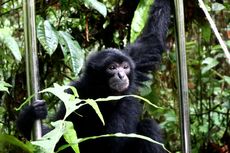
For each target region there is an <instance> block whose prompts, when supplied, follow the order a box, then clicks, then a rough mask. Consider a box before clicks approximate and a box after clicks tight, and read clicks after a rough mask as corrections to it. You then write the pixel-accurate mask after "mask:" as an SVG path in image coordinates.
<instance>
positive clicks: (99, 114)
mask: <svg viewBox="0 0 230 153" xmlns="http://www.w3.org/2000/svg"><path fill="white" fill-rule="evenodd" d="M86 103H87V104H89V105H90V106H91V107H92V108H93V109H94V110H95V112H96V113H97V115H98V117H99V118H100V120H101V122H102V123H103V125H105V121H104V118H103V116H102V114H101V111H100V109H99V107H98V105H97V102H96V101H95V100H93V99H87V100H86Z"/></svg>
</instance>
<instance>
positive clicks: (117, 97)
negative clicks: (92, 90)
mask: <svg viewBox="0 0 230 153" xmlns="http://www.w3.org/2000/svg"><path fill="white" fill-rule="evenodd" d="M125 97H134V98H137V99H140V100H143V101H144V102H146V103H147V104H149V105H151V106H153V107H155V108H160V109H162V107H159V106H157V105H154V104H153V103H152V102H150V101H149V100H148V99H146V98H143V97H141V96H137V95H123V96H109V97H107V98H98V99H96V100H95V101H96V102H100V101H101V102H102V101H111V100H119V99H122V98H125Z"/></svg>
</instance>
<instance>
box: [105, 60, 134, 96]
mask: <svg viewBox="0 0 230 153" xmlns="http://www.w3.org/2000/svg"><path fill="white" fill-rule="evenodd" d="M106 73H108V74H109V76H110V78H109V80H108V84H109V87H110V89H112V90H114V91H116V92H118V93H121V92H123V91H125V90H127V89H128V87H129V81H130V80H129V77H128V76H129V75H130V73H131V67H130V64H129V63H128V62H126V61H123V62H121V63H117V62H112V63H111V64H109V65H108V67H107V68H106Z"/></svg>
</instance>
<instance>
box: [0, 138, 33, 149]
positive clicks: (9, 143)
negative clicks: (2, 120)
mask: <svg viewBox="0 0 230 153" xmlns="http://www.w3.org/2000/svg"><path fill="white" fill-rule="evenodd" d="M9 147H10V149H17V151H19V152H20V151H21V152H24V153H32V152H33V146H32V145H31V144H30V143H29V142H27V143H26V144H24V143H22V142H21V141H20V140H18V139H17V138H15V137H14V136H11V135H5V134H0V152H2V153H3V152H6V150H8V151H9Z"/></svg>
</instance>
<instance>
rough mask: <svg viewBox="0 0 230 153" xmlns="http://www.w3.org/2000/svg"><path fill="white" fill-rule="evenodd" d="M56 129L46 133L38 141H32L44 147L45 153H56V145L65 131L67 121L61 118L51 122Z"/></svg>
mask: <svg viewBox="0 0 230 153" xmlns="http://www.w3.org/2000/svg"><path fill="white" fill-rule="evenodd" d="M51 124H52V126H54V129H53V130H51V131H50V132H49V133H47V134H46V135H44V136H43V137H42V138H41V139H39V140H37V141H32V144H34V145H37V146H40V147H41V148H43V149H44V152H45V153H54V149H55V146H56V144H57V142H58V141H59V140H60V138H61V137H62V135H63V134H64V133H65V130H66V129H65V126H66V125H65V121H63V120H59V121H56V122H52V123H51Z"/></svg>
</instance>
